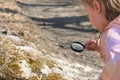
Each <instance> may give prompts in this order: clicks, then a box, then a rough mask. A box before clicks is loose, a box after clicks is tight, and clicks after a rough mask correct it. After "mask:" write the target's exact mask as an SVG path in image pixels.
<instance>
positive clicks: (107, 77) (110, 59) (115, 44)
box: [100, 16, 120, 80]
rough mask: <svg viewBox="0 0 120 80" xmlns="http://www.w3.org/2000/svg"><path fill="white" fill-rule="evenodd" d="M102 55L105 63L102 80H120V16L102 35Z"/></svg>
mask: <svg viewBox="0 0 120 80" xmlns="http://www.w3.org/2000/svg"><path fill="white" fill-rule="evenodd" d="M100 53H101V55H102V58H103V60H104V63H105V67H104V69H103V72H102V74H101V76H100V80H120V16H118V17H117V18H116V19H114V20H113V21H112V22H110V23H109V25H108V26H107V27H106V28H105V31H104V32H103V34H102V35H101V37H100Z"/></svg>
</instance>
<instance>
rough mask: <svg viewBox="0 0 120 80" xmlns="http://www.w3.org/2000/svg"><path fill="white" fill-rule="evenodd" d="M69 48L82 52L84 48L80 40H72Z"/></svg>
mask: <svg viewBox="0 0 120 80" xmlns="http://www.w3.org/2000/svg"><path fill="white" fill-rule="evenodd" d="M71 49H72V50H73V51H75V52H82V51H84V49H85V45H83V44H82V43H80V42H72V43H71Z"/></svg>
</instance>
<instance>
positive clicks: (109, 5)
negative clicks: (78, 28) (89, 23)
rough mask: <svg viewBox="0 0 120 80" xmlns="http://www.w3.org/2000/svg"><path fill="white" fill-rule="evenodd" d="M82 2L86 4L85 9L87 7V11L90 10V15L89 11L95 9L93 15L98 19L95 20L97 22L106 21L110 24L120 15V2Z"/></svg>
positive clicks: (111, 0) (88, 0) (98, 0)
mask: <svg viewBox="0 0 120 80" xmlns="http://www.w3.org/2000/svg"><path fill="white" fill-rule="evenodd" d="M82 1H83V3H84V4H85V7H86V6H87V7H86V9H88V10H87V12H88V15H89V12H90V11H89V9H93V10H92V13H91V14H92V15H94V17H97V18H95V19H96V20H98V19H100V20H103V19H104V20H105V19H106V20H105V22H106V21H107V22H110V21H112V20H113V19H114V18H116V17H117V16H118V15H120V0H82ZM95 9H96V10H95ZM95 12H96V13H95ZM89 18H93V17H89ZM95 19H94V20H95ZM104 20H103V21H104ZM99 22H100V21H99ZM93 24H95V23H93ZM104 25H105V23H104ZM95 26H96V25H95ZM97 26H98V25H97ZM100 26H101V25H100ZM102 26H103V25H102ZM100 31H101V30H100Z"/></svg>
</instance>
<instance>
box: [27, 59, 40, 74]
mask: <svg viewBox="0 0 120 80" xmlns="http://www.w3.org/2000/svg"><path fill="white" fill-rule="evenodd" d="M28 62H29V64H30V67H31V68H32V71H33V72H35V73H36V72H37V71H38V70H39V69H40V68H41V67H42V62H41V61H40V60H38V59H37V60H35V59H32V58H29V61H28Z"/></svg>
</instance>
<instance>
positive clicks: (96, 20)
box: [84, 1, 108, 32]
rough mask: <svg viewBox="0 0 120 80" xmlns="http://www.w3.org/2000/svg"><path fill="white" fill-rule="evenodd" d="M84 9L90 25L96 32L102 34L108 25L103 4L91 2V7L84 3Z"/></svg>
mask: <svg viewBox="0 0 120 80" xmlns="http://www.w3.org/2000/svg"><path fill="white" fill-rule="evenodd" d="M84 7H85V10H86V11H87V13H88V17H89V19H90V22H91V23H92V25H93V26H95V28H96V29H97V30H98V31H100V32H102V31H103V30H104V28H105V27H106V25H107V24H108V21H107V19H106V17H105V9H104V6H103V4H100V3H99V2H95V1H93V6H90V5H88V4H87V3H84Z"/></svg>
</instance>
